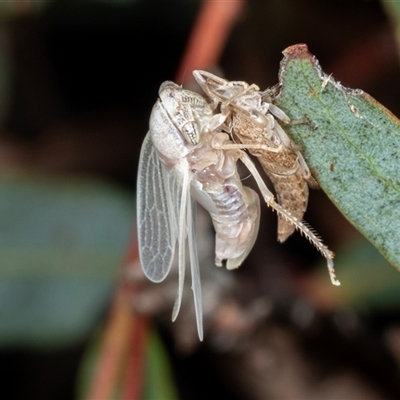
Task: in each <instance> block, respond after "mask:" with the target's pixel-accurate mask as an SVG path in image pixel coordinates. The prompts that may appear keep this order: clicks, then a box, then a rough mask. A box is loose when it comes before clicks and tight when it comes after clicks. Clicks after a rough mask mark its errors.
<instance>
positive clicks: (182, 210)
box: [137, 81, 260, 340]
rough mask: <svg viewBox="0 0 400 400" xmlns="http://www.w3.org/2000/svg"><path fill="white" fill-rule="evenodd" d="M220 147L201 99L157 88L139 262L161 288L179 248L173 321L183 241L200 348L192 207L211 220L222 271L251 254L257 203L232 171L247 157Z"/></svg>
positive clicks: (146, 153) (145, 156)
mask: <svg viewBox="0 0 400 400" xmlns="http://www.w3.org/2000/svg"><path fill="white" fill-rule="evenodd" d="M226 142H228V143H229V142H230V140H229V136H228V135H227V134H226V133H224V132H222V131H219V130H218V118H217V119H216V118H215V116H214V114H213V111H212V110H211V108H210V107H209V105H208V104H207V102H206V100H205V99H204V98H203V97H202V96H201V95H199V94H196V93H194V92H191V91H189V90H184V89H182V88H181V87H179V86H178V85H176V84H175V83H173V82H170V81H166V82H164V83H163V84H162V85H161V87H160V90H159V99H158V100H157V102H156V103H155V105H154V107H153V110H152V113H151V116H150V130H149V132H148V134H147V136H146V138H145V140H144V142H143V145H142V149H141V154H140V161H139V172H138V186H137V219H138V240H139V254H140V260H141V264H142V268H143V270H144V273H145V274H146V276H147V277H148V278H149V279H150V280H152V281H154V282H160V281H162V280H163V279H164V278H165V277H166V276H167V275H168V272H169V270H170V268H171V264H172V261H173V256H174V253H175V247H176V244H178V270H179V284H178V292H177V297H176V300H175V304H174V309H173V313H172V319H173V320H175V319H176V317H177V315H178V312H179V309H180V305H181V301H182V292H183V285H184V277H185V242H186V237H187V240H188V248H189V259H190V265H191V274H192V289H193V295H194V303H195V311H196V321H197V328H198V333H199V337H200V340H202V338H203V325H202V295H201V284H200V272H199V265H198V257H197V247H196V238H195V218H194V214H195V207H194V205H195V201H194V200H197V201H198V202H199V203H200V204H201V205H202V206H203V207H204V208H205V209H206V210H207V211H208V212H209V213H210V215H211V218H212V221H213V225H214V228H215V231H216V245H215V254H216V257H215V263H216V265H218V266H221V265H222V261H223V260H227V261H226V266H227V268H228V269H233V268H237V267H239V266H240V265H241V264H242V262H243V261H244V259H245V258H246V256H247V255H248V253H249V252H250V250H251V248H252V247H253V244H254V242H255V239H256V237H257V233H258V228H259V219H260V204H259V203H260V201H259V197H258V195H257V193H256V192H255V191H254V190H252V189H250V188H248V187H245V186H243V185H242V183H241V180H240V177H239V174H238V172H237V166H236V163H237V160H238V159H239V158H241V157H243V156H246V157H247V155H246V154H245V153H244V152H242V151H241V150H237V149H224V148H223V146H224V143H226ZM249 161H250V160H249ZM250 162H251V161H250Z"/></svg>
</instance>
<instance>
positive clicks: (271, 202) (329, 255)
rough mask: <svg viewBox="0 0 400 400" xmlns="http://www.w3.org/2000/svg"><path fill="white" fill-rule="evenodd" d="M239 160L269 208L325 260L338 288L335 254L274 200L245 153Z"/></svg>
mask: <svg viewBox="0 0 400 400" xmlns="http://www.w3.org/2000/svg"><path fill="white" fill-rule="evenodd" d="M240 159H241V161H242V162H243V164H244V165H246V167H247V169H248V170H249V171H250V173H251V174H252V175H253V177H254V179H255V181H256V183H257V185H258V187H259V189H260V191H261V194H262V196H263V197H264V200H265V202H266V203H267V205H268V206H269V207H271V208H272V209H273V210H275V211H276V212H277V213H278V214H279V215H281V216H282V217H283V218H285V219H286V220H287V221H289V222H290V223H291V224H293V225H294V226H295V227H296V229H297V230H298V231H300V233H301V234H303V235H304V236H305V237H306V238H307V239H308V240H309V241H310V242H311V243H312V244H313V245H314V246H315V248H316V249H317V250H318V251H319V252H320V253H321V254H322V255H323V256H324V257H325V258H326V261H327V267H328V271H329V276H330V278H331V282H332V284H333V285H335V286H339V285H340V282H339V281H338V280H337V278H336V275H335V269H334V267H333V257H334V256H335V254H334V253H333V252H332V251H331V250H329V249H328V247H327V246H325V245H324V244H323V243H322V241H321V239H320V238H319V237H318V236H317V235H316V233H314V231H313V230H312V229H311V228H310V227H309V226H308V225H306V224H305V223H304V222H302V221H299V220H298V219H297V218H295V217H293V215H291V214H290V213H289V212H288V211H287V210H286V209H285V208H283V207H282V206H280V205H279V204H278V203H277V202H276V201H275V198H274V195H273V194H272V193H271V192H270V191H269V189H268V188H267V186H266V184H265V182H264V180H263V179H262V177H261V175H260V174H259V172H258V171H257V168H256V167H255V165H254V164H253V161H251V159H250V157H249V156H248V155H247V154H246V153H245V152H241V155H240Z"/></svg>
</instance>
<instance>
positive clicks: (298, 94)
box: [276, 44, 400, 269]
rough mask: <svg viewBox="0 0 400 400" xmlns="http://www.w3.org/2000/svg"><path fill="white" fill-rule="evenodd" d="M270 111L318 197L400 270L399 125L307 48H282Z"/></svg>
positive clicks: (373, 101) (382, 107)
mask: <svg viewBox="0 0 400 400" xmlns="http://www.w3.org/2000/svg"><path fill="white" fill-rule="evenodd" d="M276 104H277V105H278V106H279V107H280V108H282V109H283V110H284V111H285V112H286V113H287V114H288V115H289V116H290V118H292V119H296V118H302V117H304V116H307V117H308V118H309V120H310V124H309V125H308V124H301V125H294V126H288V127H287V132H288V133H289V134H290V136H291V137H292V139H293V140H294V142H295V143H297V144H299V145H300V146H302V148H303V154H304V156H305V158H306V161H307V163H308V165H309V167H310V168H311V170H312V173H313V174H314V175H315V177H316V179H317V180H318V182H319V184H320V186H321V187H322V189H323V190H324V191H325V192H326V193H327V195H328V196H329V197H330V199H331V200H332V201H333V203H334V204H335V205H336V206H337V207H338V208H339V210H340V211H341V212H342V213H343V214H344V215H345V217H346V218H347V219H348V220H349V221H350V222H351V223H352V224H353V225H354V226H355V227H356V228H357V229H358V230H359V231H360V232H361V233H363V234H364V236H365V237H366V238H367V239H369V240H370V241H371V242H372V243H373V244H374V245H375V246H376V247H377V248H378V250H379V251H380V252H381V253H382V254H383V255H384V256H385V257H386V258H387V260H388V261H389V262H390V263H391V264H393V265H394V266H396V267H397V268H398V269H400V121H399V120H398V119H397V118H396V117H395V116H394V115H393V114H392V113H391V112H390V111H389V110H387V109H386V108H385V107H384V106H382V105H381V104H379V103H378V102H377V101H376V100H374V99H373V98H372V97H371V96H369V95H368V94H366V93H364V92H363V91H362V90H351V89H348V88H345V87H344V86H342V85H341V84H340V83H338V82H336V81H335V80H334V79H333V78H332V77H331V76H329V75H326V74H325V73H324V72H323V71H322V69H321V67H320V66H319V63H318V61H317V59H316V58H315V57H314V56H313V55H312V54H310V53H309V51H308V49H307V46H306V45H303V44H300V45H295V46H291V47H289V48H287V49H286V50H285V51H284V59H283V61H282V63H281V69H280V92H279V94H278V95H277V98H276Z"/></svg>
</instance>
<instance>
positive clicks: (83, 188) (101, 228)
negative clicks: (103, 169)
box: [0, 174, 135, 347]
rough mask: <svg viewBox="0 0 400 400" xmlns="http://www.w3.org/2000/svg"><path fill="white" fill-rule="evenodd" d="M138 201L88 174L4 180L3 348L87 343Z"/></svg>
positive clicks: (0, 193)
mask: <svg viewBox="0 0 400 400" xmlns="http://www.w3.org/2000/svg"><path fill="white" fill-rule="evenodd" d="M134 209H135V207H134V198H133V195H132V194H131V193H128V192H126V191H125V190H122V189H120V188H118V187H116V186H114V185H111V184H109V183H107V182H104V181H100V180H98V179H93V178H89V177H86V178H84V177H81V178H78V177H64V178H60V177H55V176H50V175H42V176H39V175H10V176H6V175H4V174H3V175H2V176H1V178H0V347H5V346H18V347H22V346H30V347H33V346H35V347H50V346H53V347H54V346H70V345H74V344H76V343H79V341H82V340H83V339H84V338H85V337H87V335H88V334H89V333H90V331H91V330H92V329H93V327H94V326H95V324H96V323H97V322H98V320H99V317H100V315H101V313H102V312H103V311H104V308H105V307H106V305H107V303H108V301H109V300H110V298H111V296H112V294H113V287H114V284H115V280H116V277H117V276H118V272H119V269H120V268H119V264H120V262H121V261H122V258H123V257H124V252H125V248H126V246H127V244H128V240H129V238H130V236H131V232H132V228H133V222H134Z"/></svg>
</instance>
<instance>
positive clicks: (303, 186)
mask: <svg viewBox="0 0 400 400" xmlns="http://www.w3.org/2000/svg"><path fill="white" fill-rule="evenodd" d="M193 75H194V77H195V79H196V81H197V82H198V83H199V85H200V86H201V88H202V89H203V90H204V92H205V93H206V95H207V96H208V97H209V98H210V101H211V104H210V105H211V108H212V109H213V110H215V109H216V108H217V107H218V106H220V114H219V118H220V119H219V122H218V123H220V124H221V125H222V124H225V126H226V129H227V131H228V132H229V133H230V134H231V136H232V138H233V140H234V141H235V143H234V144H232V145H231V146H230V148H242V149H243V148H245V149H248V150H249V152H250V153H251V154H253V155H254V156H256V157H257V158H258V160H259V161H260V164H261V166H262V167H263V169H264V171H265V173H266V174H267V176H268V177H269V179H270V180H271V182H272V184H273V185H274V187H275V191H276V196H277V200H278V203H279V204H280V205H281V206H282V207H283V208H284V209H285V210H286V211H287V213H288V214H289V215H290V218H287V216H286V215H278V240H279V241H280V242H284V241H285V240H286V239H287V238H288V237H289V236H290V235H291V234H292V233H293V232H294V230H295V229H296V228H298V229H299V230H300V232H301V233H303V234H304V235H305V236H306V237H307V238H308V239H309V240H310V242H311V243H313V244H314V246H315V247H316V248H317V249H318V250H319V251H320V252H321V253H322V255H323V256H324V257H325V258H326V259H327V263H328V270H329V274H330V278H331V282H332V283H333V284H334V285H340V282H339V281H338V280H337V279H336V276H335V272H334V268H333V257H334V254H333V252H332V251H330V250H329V249H328V248H327V247H326V246H324V245H323V244H322V242H321V239H320V238H319V237H318V236H317V235H316V234H315V233H314V232H313V231H312V230H310V229H309V228H308V231H307V232H305V231H304V230H303V229H302V228H299V225H298V224H297V223H294V222H298V221H301V220H302V218H303V215H304V213H305V211H306V209H307V203H308V196H309V192H308V187H309V186H310V187H318V184H317V182H316V181H315V179H314V178H313V177H312V175H311V172H310V169H309V168H308V166H307V163H306V161H305V160H304V157H303V155H302V153H301V151H300V148H299V147H298V146H296V144H295V143H293V141H292V140H291V139H290V138H289V136H288V135H287V134H286V132H285V131H284V130H283V128H282V127H281V126H280V124H279V122H278V121H277V119H279V120H281V121H282V122H284V123H286V124H290V123H304V122H306V120H305V119H302V120H296V121H291V120H290V118H289V117H288V116H287V115H286V114H285V113H284V112H283V111H282V110H281V109H280V108H278V107H276V106H275V105H274V104H272V102H271V101H272V100H271V98H270V97H269V96H268V95H267V93H265V92H261V91H260V90H259V88H258V86H257V85H255V84H252V85H249V84H247V83H246V82H243V81H228V80H225V79H223V78H220V77H218V76H216V75H213V74H211V73H209V72H206V71H200V70H198V71H193ZM214 118H215V119H217V118H218V114H216V115H215V117H214ZM303 225H305V224H303Z"/></svg>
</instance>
